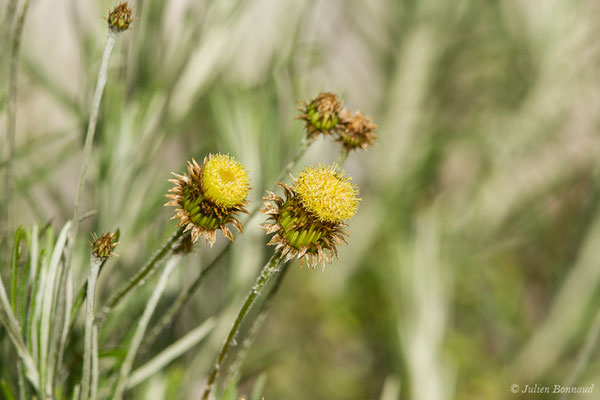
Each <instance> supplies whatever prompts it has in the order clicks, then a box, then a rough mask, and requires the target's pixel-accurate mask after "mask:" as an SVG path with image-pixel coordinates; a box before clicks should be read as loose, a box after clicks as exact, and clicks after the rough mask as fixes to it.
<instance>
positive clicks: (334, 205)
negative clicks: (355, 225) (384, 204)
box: [295, 165, 360, 222]
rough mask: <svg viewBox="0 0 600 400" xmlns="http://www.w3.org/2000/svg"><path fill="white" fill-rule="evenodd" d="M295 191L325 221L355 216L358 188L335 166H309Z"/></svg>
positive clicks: (297, 181)
mask: <svg viewBox="0 0 600 400" xmlns="http://www.w3.org/2000/svg"><path fill="white" fill-rule="evenodd" d="M295 189H296V192H297V193H298V196H299V197H300V201H301V202H302V205H303V206H304V207H305V208H306V209H307V210H308V211H310V212H311V213H313V214H314V215H316V216H317V217H318V218H319V219H321V220H322V221H328V222H341V221H343V220H346V219H350V218H352V217H353V216H354V213H355V212H356V208H357V207H358V202H359V200H360V199H359V198H358V189H356V188H355V187H354V186H353V185H352V183H351V182H350V179H348V178H344V174H343V172H342V173H339V174H338V173H336V171H335V166H331V167H330V166H327V165H319V167H318V168H306V169H305V170H304V171H303V172H302V173H301V174H300V176H299V177H298V179H297V180H296V185H295Z"/></svg>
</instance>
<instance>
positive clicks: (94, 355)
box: [90, 325, 100, 399]
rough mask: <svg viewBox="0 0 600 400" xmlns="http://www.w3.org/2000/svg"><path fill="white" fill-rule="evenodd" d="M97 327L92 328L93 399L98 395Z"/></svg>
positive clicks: (91, 393) (91, 391) (91, 392)
mask: <svg viewBox="0 0 600 400" xmlns="http://www.w3.org/2000/svg"><path fill="white" fill-rule="evenodd" d="M99 374H100V372H99V366H98V326H97V325H94V326H93V328H92V386H91V389H90V396H91V398H92V399H95V398H96V397H97V395H98V375H99Z"/></svg>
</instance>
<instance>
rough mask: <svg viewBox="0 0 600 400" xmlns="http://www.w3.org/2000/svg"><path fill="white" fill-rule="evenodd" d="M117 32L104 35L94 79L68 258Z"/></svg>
mask: <svg viewBox="0 0 600 400" xmlns="http://www.w3.org/2000/svg"><path fill="white" fill-rule="evenodd" d="M117 35H118V34H117V33H116V32H115V31H113V30H112V29H109V30H108V35H107V37H106V44H105V46H104V52H103V53H102V61H101V62H100V70H99V71H98V78H97V80H96V89H95V90H94V97H93V100H92V108H91V110H90V119H89V121H88V127H87V131H86V134H85V143H84V145H83V154H82V156H81V167H80V169H79V178H78V180H77V181H78V184H77V195H76V198H75V211H74V214H73V229H72V231H71V238H70V239H71V240H70V246H71V252H70V256H69V257H70V258H71V257H72V254H73V251H74V250H73V249H74V248H75V238H77V231H78V229H79V219H80V216H81V195H82V193H83V188H84V186H85V178H86V174H87V168H88V164H89V162H90V158H91V156H92V145H93V143H94V134H95V133H96V125H97V123H98V113H99V112H100V103H101V102H102V95H103V93H104V87H105V86H106V81H107V79H108V63H109V61H110V57H111V55H112V52H113V49H114V47H115V43H116V41H117ZM70 261H71V260H70V259H69V262H68V263H67V264H68V265H67V267H69V266H70V263H71V262H70Z"/></svg>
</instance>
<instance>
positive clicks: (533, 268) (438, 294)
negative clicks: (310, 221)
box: [0, 0, 600, 400]
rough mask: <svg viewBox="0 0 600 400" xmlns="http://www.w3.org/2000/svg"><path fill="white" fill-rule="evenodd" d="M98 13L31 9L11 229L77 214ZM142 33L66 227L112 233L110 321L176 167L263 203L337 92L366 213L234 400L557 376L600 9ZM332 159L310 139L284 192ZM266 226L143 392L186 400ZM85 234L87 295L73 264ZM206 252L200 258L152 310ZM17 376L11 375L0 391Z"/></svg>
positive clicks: (138, 24) (452, 13) (473, 1)
mask: <svg viewBox="0 0 600 400" xmlns="http://www.w3.org/2000/svg"><path fill="white" fill-rule="evenodd" d="M8 3H9V1H7V0H3V1H0V6H1V9H2V10H4V9H6V7H7V4H8ZM113 5H114V4H113V3H112V2H110V1H105V0H102V1H75V0H62V1H58V0H36V1H32V3H31V6H30V10H29V15H28V17H27V21H26V25H25V29H24V37H23V46H22V58H21V67H22V69H21V75H20V82H19V83H20V88H19V98H18V116H17V118H18V119H17V123H18V125H17V151H16V160H15V179H16V198H15V201H14V203H15V204H16V205H17V207H16V212H15V215H14V216H13V220H14V221H15V222H16V223H18V224H20V225H30V224H32V223H37V224H39V225H43V224H44V223H46V222H48V221H51V223H52V225H54V226H55V228H58V227H61V226H62V225H63V224H64V223H65V222H66V221H67V220H68V219H69V218H71V216H72V209H73V203H74V198H75V190H76V185H77V183H76V178H77V171H78V166H79V156H80V153H81V152H80V149H81V147H82V143H83V135H84V131H85V125H86V121H87V113H88V111H87V110H88V109H89V103H90V101H91V93H92V91H93V84H94V82H95V77H96V73H97V69H98V66H99V60H100V56H101V52H102V46H103V45H104V40H105V35H106V27H105V23H104V21H103V20H102V18H101V17H104V16H105V15H106V10H108V9H110V8H111V7H112V6H113ZM135 14H136V20H135V21H134V23H133V25H132V27H131V29H130V31H128V32H126V33H124V34H122V36H121V37H120V38H119V40H118V43H117V47H116V50H115V54H114V55H113V59H112V61H111V66H110V70H109V79H108V84H107V88H106V93H105V97H104V101H103V104H102V109H101V112H100V120H99V125H98V131H97V134H96V141H95V144H94V152H93V160H92V163H91V167H90V174H89V179H88V184H87V186H86V193H85V201H84V212H85V211H90V210H97V214H95V215H94V216H92V217H91V218H88V219H87V220H86V221H85V222H84V223H83V224H82V226H81V228H80V232H100V231H109V230H111V231H112V230H114V229H116V228H117V227H120V228H121V237H120V239H119V241H120V245H119V248H118V254H119V255H120V257H119V258H117V259H115V260H114V261H113V262H112V263H111V265H110V266H108V267H107V268H109V269H108V270H106V271H103V273H102V275H101V277H100V283H99V285H100V287H99V293H98V301H99V302H100V303H102V301H103V300H106V298H107V296H108V293H110V290H111V288H114V287H115V285H118V284H119V283H121V282H123V281H125V280H126V279H128V278H129V277H130V276H131V275H133V273H134V272H135V271H136V270H137V269H138V268H139V267H140V265H141V264H142V263H143V260H144V259H145V258H146V257H147V255H148V254H149V253H151V252H152V251H154V249H155V248H157V247H158V246H159V244H160V243H161V241H163V240H164V238H166V237H167V236H168V235H169V234H170V233H171V232H172V231H173V230H174V223H173V222H169V218H170V217H171V213H170V211H168V210H167V209H165V208H163V207H162V205H163V203H164V202H165V199H164V197H163V195H164V194H165V193H166V192H167V190H168V188H169V184H168V182H167V179H168V178H169V175H170V172H171V171H183V169H184V164H185V161H186V160H188V159H190V158H191V157H192V156H193V157H196V158H197V159H201V158H202V157H204V155H206V154H207V153H208V152H222V153H229V154H232V155H234V156H235V157H236V158H238V159H239V160H240V161H241V162H242V163H243V164H244V165H246V166H247V167H248V169H249V173H250V178H251V185H252V187H253V190H252V192H251V194H250V200H251V204H256V202H258V201H259V200H260V197H261V196H262V194H263V190H264V189H265V188H267V187H270V186H271V184H272V181H273V180H274V179H275V177H276V176H277V175H278V173H279V171H280V169H281V167H282V166H283V165H284V164H285V163H286V162H287V160H288V159H289V158H290V157H291V156H292V154H293V152H294V149H295V148H296V147H297V146H298V144H299V143H300V140H301V137H302V135H303V130H302V128H303V123H302V122H301V121H294V118H295V117H296V115H297V112H296V110H295V108H296V101H297V100H307V99H310V98H313V97H314V96H316V95H317V94H318V92H319V91H321V90H327V91H333V92H336V93H339V94H340V96H341V97H342V99H343V100H344V102H345V106H346V107H348V108H350V109H355V108H360V109H361V110H362V111H364V112H366V113H367V114H369V115H370V116H371V117H372V118H373V119H374V121H376V122H377V124H378V125H379V129H378V134H379V140H378V144H377V145H376V146H374V147H372V148H370V149H369V151H367V152H360V153H352V154H350V157H349V159H348V161H347V163H346V170H347V173H348V175H350V176H353V182H354V183H356V184H357V185H358V186H359V187H360V190H361V197H362V202H361V205H360V207H359V210H358V214H357V216H356V217H355V218H354V219H353V220H352V221H351V223H350V226H349V230H350V232H351V234H350V239H349V245H348V246H343V247H342V248H341V249H340V250H341V251H340V259H339V260H338V261H336V262H335V263H334V264H333V265H332V266H329V267H327V268H326V269H325V270H324V271H318V270H317V271H311V270H310V269H306V268H304V269H300V268H299V267H298V268H296V266H295V265H294V266H292V268H291V270H290V273H289V274H288V275H287V276H286V279H285V281H284V282H283V286H282V288H281V290H280V291H279V293H278V295H277V299H276V301H274V302H273V307H272V310H271V311H272V312H271V314H270V315H269V318H268V320H267V323H266V324H265V326H264V327H263V329H262V330H261V332H260V334H259V337H258V340H257V341H256V343H255V345H254V346H253V347H252V348H251V350H250V353H249V355H248V359H247V360H246V362H245V364H244V367H243V369H242V373H241V377H240V384H241V386H240V387H239V391H238V393H239V395H242V394H246V396H247V397H250V395H251V391H252V387H254V386H255V385H254V383H255V381H256V379H257V377H259V376H260V375H261V374H262V373H264V375H263V376H264V377H265V378H264V379H265V380H264V391H263V393H264V396H265V399H267V400H268V399H288V400H295V399H298V400H299V399H303V400H304V399H345V400H346V399H367V398H369V399H374V398H382V399H384V400H392V399H397V398H403V399H414V400H429V399H431V400H434V399H435V400H437V399H439V400H443V399H450V398H457V399H465V400H467V399H482V398H485V399H500V398H508V397H510V398H518V395H513V394H512V393H510V390H509V388H510V385H511V384H515V383H516V384H519V385H525V384H530V385H532V384H534V383H538V384H544V385H554V384H564V383H565V382H566V381H567V378H568V376H569V374H570V373H571V372H572V371H573V370H574V366H575V363H576V359H577V354H578V352H579V351H580V349H581V348H582V346H583V342H584V340H585V338H586V336H587V334H588V332H589V331H590V329H592V325H593V321H594V319H595V315H596V312H597V309H598V307H599V305H600V298H599V296H598V295H597V289H598V285H599V283H600V265H599V264H598V260H599V259H600V257H599V256H600V219H599V218H600V215H599V214H598V212H597V206H598V201H599V194H600V186H599V178H600V177H599V175H598V172H599V171H598V160H600V157H599V156H600V136H599V135H598V126H599V125H598V122H599V121H598V118H599V116H600V98H599V93H600V73H599V71H598V65H599V62H600V48H599V46H600V44H599V43H600V42H599V41H598V40H597V38H598V37H599V34H600V26H599V25H598V24H597V20H598V18H599V17H600V6H599V4H598V3H597V2H594V1H591V0H581V1H558V0H544V1H524V0H507V1H478V0H462V1H446V0H423V1H411V0H403V1H393V0H374V1H360V0H344V1H342V0H321V1H318V0H308V1H292V0H250V1H243V2H242V1H234V0H220V1H196V0H194V1H192V0H176V1H175V0H174V1H161V0H144V1H138V2H137V3H136V11H135ZM0 64H2V73H4V70H5V67H6V66H5V65H4V64H5V59H4V57H3V58H2V60H1V61H0ZM0 82H1V83H0V90H1V93H0V95H1V96H0V107H2V108H1V111H2V115H1V117H0V123H2V125H0V126H2V131H0V132H3V129H4V126H5V107H4V104H5V102H4V100H5V95H6V82H4V79H2V80H0ZM2 143H3V145H2V151H3V153H4V147H5V146H4V142H2ZM337 154H338V146H337V145H336V144H335V143H331V142H330V141H329V140H324V139H322V138H321V139H319V140H318V141H317V143H316V144H315V145H313V146H312V147H311V148H310V151H309V152H308V154H307V155H306V157H305V158H304V159H303V160H302V162H301V163H300V164H299V165H298V166H297V168H296V170H295V171H294V173H296V174H297V173H298V171H300V170H301V169H302V167H303V166H304V165H307V164H310V163H316V162H320V161H325V162H332V161H335V160H336V158H337ZM2 155H3V157H4V154H2ZM4 168H5V162H4V158H2V160H0V172H3V171H4ZM258 222H262V221H256V220H255V221H253V224H250V225H248V226H247V227H246V231H245V233H244V234H243V235H237V236H236V242H235V244H234V246H233V249H232V250H233V251H232V253H231V254H230V256H229V257H227V258H226V259H225V261H224V262H223V263H222V265H221V266H220V267H219V268H218V270H217V271H216V272H215V273H214V274H211V276H210V277H209V279H208V280H207V281H206V282H205V283H204V285H203V287H202V288H201V290H200V291H199V293H198V294H197V295H196V296H195V297H194V299H193V301H192V303H191V304H189V305H188V306H187V307H186V309H185V311H184V313H183V314H182V315H181V316H180V318H179V319H178V320H177V323H176V324H175V326H174V327H173V328H172V329H170V330H169V331H168V332H166V334H164V335H163V336H161V338H160V340H158V341H157V343H156V344H155V345H154V346H153V348H152V349H150V350H148V353H147V355H146V358H147V357H149V356H151V355H153V354H156V353H157V352H159V351H160V349H161V348H163V347H164V345H165V344H167V343H170V342H172V341H174V340H175V339H177V338H179V337H181V336H182V335H183V334H185V332H187V331H189V330H190V329H191V328H193V327H195V326H197V325H198V324H199V323H200V322H201V321H202V320H204V319H206V318H207V317H208V316H210V315H213V314H215V313H217V312H219V313H220V315H222V316H221V318H220V320H219V321H220V322H219V323H218V325H217V327H216V329H215V330H214V331H213V333H212V334H211V336H210V338H209V339H208V341H209V344H208V345H207V346H204V347H202V348H201V349H194V351H190V352H188V354H186V355H185V356H184V357H182V358H181V359H179V360H177V361H176V362H174V363H172V364H170V365H169V367H168V368H166V369H165V370H164V372H163V373H161V374H159V375H157V376H155V377H153V378H152V379H150V380H149V381H147V382H146V383H144V384H143V385H141V386H139V387H138V388H137V389H136V390H135V391H134V392H132V393H133V394H134V395H135V397H134V398H140V399H141V398H144V399H150V398H188V397H189V398H193V397H195V396H198V392H199V390H200V389H201V386H202V382H203V380H204V379H205V374H206V373H207V371H208V369H209V367H210V365H211V364H212V362H213V361H214V355H215V353H216V349H217V348H218V346H219V345H220V344H221V342H222V340H223V336H224V335H225V333H226V332H227V329H228V328H229V326H230V324H231V320H232V318H233V312H234V311H235V310H236V309H237V308H238V306H239V304H240V301H241V297H240V296H243V294H244V292H245V291H246V290H247V289H248V288H249V287H250V285H251V282H252V281H253V279H254V276H255V275H256V273H257V271H258V268H259V267H260V266H261V265H262V262H263V261H264V259H266V257H267V256H268V254H267V253H268V249H267V248H266V247H263V246H262V244H263V243H264V242H265V236H264V234H263V233H262V232H261V231H260V230H259V227H258ZM82 238H83V234H82V235H80V240H79V242H78V249H79V250H80V251H78V252H77V254H76V256H75V263H76V264H75V265H79V266H81V267H80V268H75V270H74V274H75V277H76V279H77V282H80V281H81V280H82V279H83V277H84V276H85V273H86V268H87V264H86V262H87V255H86V254H87V253H86V251H87V250H86V247H85V246H86V245H87V244H86V243H85V241H84V240H83V239H82ZM223 244H224V240H223V238H222V237H220V238H219V240H218V241H217V244H216V245H215V248H218V247H219V246H222V245H223ZM2 245H3V246H8V245H9V244H8V243H7V241H6V240H5V241H4V243H3V244H2ZM261 248H262V249H263V251H262V253H260V252H257V251H256V249H261ZM210 259H212V255H211V249H210V248H209V247H208V246H206V245H204V244H201V245H198V246H197V250H196V254H195V255H194V256H192V257H189V258H188V261H187V262H186V263H185V265H184V266H183V267H182V268H180V269H179V270H178V272H177V276H176V278H175V279H173V280H172V282H171V283H170V286H169V289H168V293H167V295H166V296H165V297H164V298H163V301H162V302H161V304H160V305H159V311H161V307H164V308H166V307H167V306H168V303H169V302H170V301H172V299H173V298H174V297H175V296H176V295H177V293H178V292H179V291H180V290H181V288H182V287H185V286H186V284H187V283H188V282H189V281H190V279H193V278H194V277H195V276H196V275H197V273H198V272H199V271H200V268H201V266H202V265H203V264H204V263H206V261H207V260H210ZM5 270H6V269H4V268H3V269H2V271H0V272H1V273H2V276H3V278H4V279H5V282H6V279H7V278H6V277H7V275H6V274H5ZM147 293H148V290H146V293H145V294H143V293H141V294H139V296H138V297H137V298H136V299H135V301H133V302H130V303H129V304H128V305H127V307H121V308H119V309H118V310H117V312H116V313H115V315H112V316H111V317H110V319H109V320H107V321H106V323H107V325H106V330H105V333H104V335H103V334H102V332H101V337H100V344H101V350H103V351H104V353H103V355H105V357H104V358H103V359H101V363H102V362H108V361H110V358H111V357H118V354H119V350H120V349H121V346H124V343H125V342H110V341H109V342H107V341H106V340H105V337H103V336H106V337H109V338H115V337H118V338H122V337H125V336H126V335H127V329H128V328H129V327H130V326H131V325H132V324H133V323H134V322H135V321H136V320H137V318H138V317H139V315H140V314H141V310H142V309H143V307H144V302H145V301H146V299H147ZM162 303H164V305H163V304H162ZM221 311H222V313H221ZM123 321H127V322H126V323H124V322H123ZM77 323H82V321H81V320H79V321H77ZM108 332H110V334H109V333H108ZM3 335H4V333H2V331H0V337H2V336H3ZM2 340H7V339H2ZM73 340H74V344H73V346H74V347H77V346H78V343H79V344H80V343H81V340H82V338H74V339H73ZM589 355H590V361H589V362H588V363H586V364H585V365H584V368H583V369H582V370H581V373H580V374H579V375H578V376H577V378H576V382H574V384H578V385H582V386H583V385H590V384H592V383H594V382H596V383H598V382H599V379H600V364H599V362H598V357H597V354H595V352H594V348H592V353H591V354H589ZM143 361H144V358H142V359H141V360H140V363H141V362H143ZM136 365H137V364H136ZM9 367H10V365H9V363H5V362H4V360H2V362H0V376H3V377H6V376H7V375H6V374H5V372H6V370H8V369H9ZM15 381H16V378H15ZM261 382H262V380H261ZM12 383H13V382H11V384H12ZM262 384H263V383H261V385H262ZM597 386H598V385H597ZM13 387H14V386H13ZM597 389H598V388H597ZM232 391H233V392H235V391H234V390H233V389H230V391H229V392H228V393H232ZM543 396H547V397H543ZM553 396H554V397H553ZM540 398H555V395H552V394H550V395H540Z"/></svg>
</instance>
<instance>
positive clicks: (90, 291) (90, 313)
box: [80, 255, 103, 400]
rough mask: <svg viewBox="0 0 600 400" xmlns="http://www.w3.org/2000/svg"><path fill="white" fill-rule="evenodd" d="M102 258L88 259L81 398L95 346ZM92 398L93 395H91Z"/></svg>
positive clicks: (87, 386) (85, 392)
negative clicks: (95, 310) (96, 298)
mask: <svg viewBox="0 0 600 400" xmlns="http://www.w3.org/2000/svg"><path fill="white" fill-rule="evenodd" d="M102 261H103V260H102V259H101V258H98V257H96V256H95V255H92V257H91V260H90V272H89V275H88V279H87V307H86V317H85V338H84V343H85V344H84V349H83V376H82V378H81V393H80V398H81V399H83V400H87V399H88V394H89V390H90V366H91V359H92V353H93V349H94V348H95V347H96V346H94V343H93V329H94V300H95V296H96V281H97V279H98V272H99V271H100V266H101V265H102ZM92 399H94V397H92Z"/></svg>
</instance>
